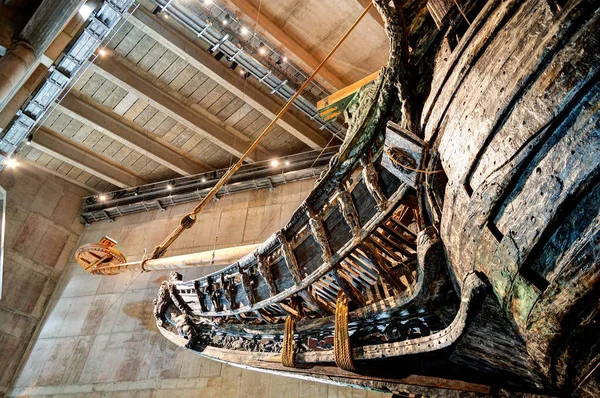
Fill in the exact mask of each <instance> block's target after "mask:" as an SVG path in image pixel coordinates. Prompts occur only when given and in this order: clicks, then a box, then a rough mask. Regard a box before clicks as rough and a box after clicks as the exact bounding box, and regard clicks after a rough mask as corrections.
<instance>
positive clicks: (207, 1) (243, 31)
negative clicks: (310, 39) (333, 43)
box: [154, 0, 288, 78]
mask: <svg viewBox="0 0 600 398" xmlns="http://www.w3.org/2000/svg"><path fill="white" fill-rule="evenodd" d="M169 3H170V2H168V3H167V4H166V5H165V6H164V7H161V6H157V7H156V9H155V10H154V14H155V15H156V14H158V13H159V12H162V13H163V16H164V18H165V19H169V14H168V6H169ZM203 3H204V5H206V6H210V5H212V4H213V0H204V1H203ZM231 20H232V18H231V16H230V15H229V14H228V13H225V16H224V17H223V19H222V20H221V23H222V24H223V25H224V26H227V25H229V23H230V22H231ZM235 22H237V23H238V25H239V26H240V29H239V33H240V35H241V36H242V37H245V38H246V37H248V35H249V34H250V33H251V31H250V29H248V28H247V27H246V26H244V25H242V23H241V22H240V21H239V19H238V18H237V17H236V18H235ZM252 35H253V36H255V35H256V34H255V33H253V34H252ZM269 52H275V50H273V49H271V50H269V48H268V47H267V46H266V45H265V43H263V42H262V41H261V42H260V45H259V46H258V53H259V54H260V55H261V56H266V55H267V54H268V53H269ZM287 61H288V58H287V57H286V56H285V55H282V56H280V57H279V59H278V60H277V61H276V64H277V65H281V64H283V63H286V62H287ZM233 65H235V67H233V68H232V69H235V68H236V67H237V63H236V62H235V61H234V62H233ZM240 75H242V76H244V78H247V77H248V72H246V71H244V70H241V71H240Z"/></svg>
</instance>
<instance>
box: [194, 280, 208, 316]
mask: <svg viewBox="0 0 600 398" xmlns="http://www.w3.org/2000/svg"><path fill="white" fill-rule="evenodd" d="M194 288H195V290H196V295H197V296H198V302H199V303H200V310H201V311H202V312H208V307H207V306H206V287H201V286H200V281H198V280H196V281H194Z"/></svg>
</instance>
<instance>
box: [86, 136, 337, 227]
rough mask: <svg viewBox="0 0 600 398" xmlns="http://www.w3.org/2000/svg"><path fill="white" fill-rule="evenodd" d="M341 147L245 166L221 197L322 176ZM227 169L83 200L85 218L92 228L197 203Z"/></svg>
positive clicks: (222, 190) (226, 187)
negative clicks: (94, 224) (103, 222)
mask: <svg viewBox="0 0 600 398" xmlns="http://www.w3.org/2000/svg"><path fill="white" fill-rule="evenodd" d="M338 150H339V147H338V146H332V147H327V148H326V149H324V150H322V151H308V152H303V153H298V154H295V155H291V156H287V157H284V158H280V159H273V160H269V161H263V162H255V163H251V164H247V165H244V166H242V167H241V168H240V170H238V171H237V172H236V174H235V175H234V176H233V177H232V178H231V179H230V182H229V183H228V184H227V185H225V186H224V187H223V188H222V189H221V190H220V191H219V193H218V194H217V200H218V198H219V197H222V196H224V195H228V194H232V193H238V192H245V191H252V190H257V189H265V188H268V189H275V188H276V187H277V186H280V185H283V184H287V183H290V182H294V181H300V180H305V179H309V178H315V177H318V176H319V175H320V174H321V172H322V171H323V170H325V169H326V168H327V167H328V164H329V161H330V160H331V158H332V156H333V155H334V154H336V153H337V152H338ZM225 172H227V169H221V170H216V171H211V172H206V173H202V174H197V175H194V176H187V177H181V178H176V179H172V180H169V181H163V182H158V183H153V184H146V185H142V186H139V187H131V188H126V189H120V190H117V191H112V192H107V193H102V194H98V195H93V196H88V197H85V198H83V209H82V215H81V216H82V218H83V221H84V223H85V224H87V225H89V224H91V223H93V222H96V221H102V220H106V221H109V222H111V221H113V220H114V219H115V218H116V217H121V216H124V215H127V214H132V213H139V212H145V211H151V210H158V211H163V210H165V209H166V208H168V207H171V206H175V205H178V204H182V203H189V202H197V201H198V200H200V199H202V198H203V197H204V196H206V194H207V193H208V192H209V191H210V190H211V188H212V187H213V186H214V185H215V184H216V183H217V181H218V180H219V179H220V178H221V176H222V175H223V174H225Z"/></svg>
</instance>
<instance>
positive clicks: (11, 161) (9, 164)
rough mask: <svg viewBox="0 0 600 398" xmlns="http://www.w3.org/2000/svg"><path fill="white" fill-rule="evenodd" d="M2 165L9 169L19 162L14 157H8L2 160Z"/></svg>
mask: <svg viewBox="0 0 600 398" xmlns="http://www.w3.org/2000/svg"><path fill="white" fill-rule="evenodd" d="M4 165H5V166H6V167H7V168H9V169H14V168H15V167H17V166H18V165H19V162H17V159H15V158H8V159H6V160H5V161H4Z"/></svg>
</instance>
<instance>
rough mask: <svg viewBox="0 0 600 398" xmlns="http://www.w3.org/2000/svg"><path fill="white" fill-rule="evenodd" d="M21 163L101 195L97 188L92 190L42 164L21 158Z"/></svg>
mask: <svg viewBox="0 0 600 398" xmlns="http://www.w3.org/2000/svg"><path fill="white" fill-rule="evenodd" d="M19 162H21V163H23V164H24V165H25V167H33V168H36V169H38V170H41V171H43V172H45V173H48V174H52V175H53V176H55V177H58V178H61V179H63V180H65V181H67V182H70V183H71V184H73V185H77V186H78V187H81V188H83V189H85V190H87V191H90V192H92V193H99V192H100V191H98V190H97V189H96V188H92V187H90V186H89V185H86V184H84V183H83V182H81V181H77V180H76V179H74V178H71V177H68V176H66V175H64V174H61V173H59V172H58V171H55V170H52V169H49V168H47V167H44V166H42V165H41V164H39V163H36V162H34V161H31V160H29V159H26V158H19Z"/></svg>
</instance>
